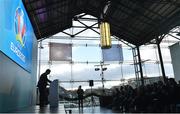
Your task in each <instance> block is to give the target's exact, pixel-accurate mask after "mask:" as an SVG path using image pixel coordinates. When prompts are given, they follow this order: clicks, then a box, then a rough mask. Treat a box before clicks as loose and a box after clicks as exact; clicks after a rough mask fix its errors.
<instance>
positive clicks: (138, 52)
mask: <svg viewBox="0 0 180 114" xmlns="http://www.w3.org/2000/svg"><path fill="white" fill-rule="evenodd" d="M137 54H138V61H139V70H140V75H141V84H142V86H144V77H143V70H142V64H141V55H140V50H139V46H137Z"/></svg>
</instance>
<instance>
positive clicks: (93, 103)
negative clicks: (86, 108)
mask: <svg viewBox="0 0 180 114" xmlns="http://www.w3.org/2000/svg"><path fill="white" fill-rule="evenodd" d="M91 95H92V86H91ZM91 106H92V107H94V106H96V102H95V100H94V97H93V95H92V96H91Z"/></svg>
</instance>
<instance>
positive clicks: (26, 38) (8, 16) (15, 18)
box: [0, 0, 35, 72]
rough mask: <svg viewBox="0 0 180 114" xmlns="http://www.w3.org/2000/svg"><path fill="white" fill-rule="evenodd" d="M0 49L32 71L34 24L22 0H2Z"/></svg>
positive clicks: (0, 1)
mask: <svg viewBox="0 0 180 114" xmlns="http://www.w3.org/2000/svg"><path fill="white" fill-rule="evenodd" d="M0 14H1V17H0V51H2V52H3V53H4V54H5V55H6V56H8V57H9V58H10V59H12V60H13V61H14V62H16V63H17V64H18V65H20V66H21V67H23V68H24V69H25V70H27V71H29V72H31V63H32V38H33V37H35V35H34V31H33V28H32V25H31V23H30V20H29V18H28V15H27V13H26V10H25V8H24V6H23V3H22V1H21V0H0Z"/></svg>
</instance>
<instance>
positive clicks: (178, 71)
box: [170, 42, 180, 81]
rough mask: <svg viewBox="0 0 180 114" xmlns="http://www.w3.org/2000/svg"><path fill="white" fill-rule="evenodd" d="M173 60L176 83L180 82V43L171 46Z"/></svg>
mask: <svg viewBox="0 0 180 114" xmlns="http://www.w3.org/2000/svg"><path fill="white" fill-rule="evenodd" d="M170 52H171V59H172V64H173V71H174V77H175V80H176V81H179V80H180V59H179V58H180V43H179V42H178V43H176V44H174V45H172V46H170Z"/></svg>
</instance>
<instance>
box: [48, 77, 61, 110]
mask: <svg viewBox="0 0 180 114" xmlns="http://www.w3.org/2000/svg"><path fill="white" fill-rule="evenodd" d="M49 104H50V107H58V104H59V83H58V80H54V81H52V82H51V84H50V87H49Z"/></svg>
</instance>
